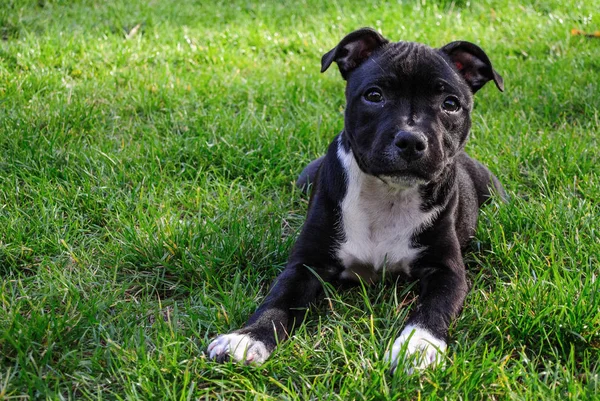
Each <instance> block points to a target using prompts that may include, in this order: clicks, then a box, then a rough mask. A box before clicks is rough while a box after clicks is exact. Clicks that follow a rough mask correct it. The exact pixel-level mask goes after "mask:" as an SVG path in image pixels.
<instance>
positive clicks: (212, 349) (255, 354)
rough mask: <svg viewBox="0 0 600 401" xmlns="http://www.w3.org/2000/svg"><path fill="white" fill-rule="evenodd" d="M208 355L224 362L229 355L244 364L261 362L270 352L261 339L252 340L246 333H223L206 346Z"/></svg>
mask: <svg viewBox="0 0 600 401" xmlns="http://www.w3.org/2000/svg"><path fill="white" fill-rule="evenodd" d="M207 351H208V357H209V358H210V359H214V360H216V361H217V362H224V361H226V360H228V359H229V358H230V357H231V358H233V359H234V360H235V361H237V362H244V363H245V364H250V363H256V364H261V363H263V362H264V361H265V360H266V359H267V358H268V357H269V355H270V354H271V353H270V352H269V351H268V350H267V347H265V344H264V343H263V342H262V341H258V340H253V339H252V338H251V337H250V336H249V335H248V334H237V333H230V334H223V335H220V336H219V337H217V338H215V339H214V340H213V342H211V343H210V345H209V346H208V349H207Z"/></svg>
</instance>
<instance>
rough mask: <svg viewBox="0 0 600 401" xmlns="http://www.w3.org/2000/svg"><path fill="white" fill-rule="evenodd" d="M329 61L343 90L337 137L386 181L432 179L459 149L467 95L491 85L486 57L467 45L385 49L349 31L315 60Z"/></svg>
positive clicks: (372, 36) (366, 34)
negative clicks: (340, 129)
mask: <svg viewBox="0 0 600 401" xmlns="http://www.w3.org/2000/svg"><path fill="white" fill-rule="evenodd" d="M334 61H335V62H336V63H337V65H338V67H339V70H340V72H341V74H342V77H343V78H344V79H345V80H346V81H347V85H346V112H345V124H344V125H345V126H344V135H345V138H346V140H347V143H348V144H349V145H350V148H351V149H352V152H353V154H354V157H355V159H356V161H357V163H358V165H359V166H360V168H361V170H362V171H364V172H365V173H367V174H371V175H374V176H378V177H380V178H382V179H384V180H386V181H392V182H397V183H403V184H409V185H412V184H419V183H426V182H430V181H432V180H434V179H435V178H436V177H437V176H438V175H439V174H440V173H441V172H442V171H443V170H444V167H445V166H446V165H447V164H448V163H449V162H450V161H451V160H452V158H453V157H454V155H456V153H457V152H458V151H460V150H461V149H463V147H464V145H465V142H466V141H467V138H468V135H469V129H470V127H471V118H470V113H471V109H472V107H473V94H474V93H475V92H477V91H478V90H479V89H481V88H482V87H483V86H484V85H485V84H486V82H488V81H491V80H493V81H494V83H495V84H496V86H497V87H498V89H500V90H501V91H502V90H503V89H504V84H503V81H502V77H500V75H498V73H496V71H494V69H493V68H492V63H491V62H490V60H489V58H488V57H487V55H486V54H485V53H484V52H483V50H481V49H480V48H479V47H477V46H476V45H474V44H472V43H469V42H463V41H460V42H452V43H449V44H447V45H446V46H444V47H442V48H440V49H432V48H430V47H428V46H425V45H423V44H419V43H412V42H397V43H390V42H389V41H388V40H387V39H385V38H384V37H383V36H381V35H380V34H379V33H378V32H376V31H374V30H372V29H370V28H363V29H359V30H357V31H355V32H352V33H351V34H349V35H348V36H346V37H345V38H344V39H342V41H341V42H340V43H339V44H338V45H337V46H336V47H335V48H333V49H332V50H331V51H329V52H328V53H326V54H325V55H324V56H323V58H322V60H321V64H322V68H321V72H324V71H325V70H327V68H328V67H329V66H330V65H331V64H332V63H333V62H334Z"/></svg>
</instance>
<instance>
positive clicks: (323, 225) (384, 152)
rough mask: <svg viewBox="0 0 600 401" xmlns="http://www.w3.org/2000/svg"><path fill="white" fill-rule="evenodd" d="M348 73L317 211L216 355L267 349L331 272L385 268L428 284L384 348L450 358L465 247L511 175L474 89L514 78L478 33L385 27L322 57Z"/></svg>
mask: <svg viewBox="0 0 600 401" xmlns="http://www.w3.org/2000/svg"><path fill="white" fill-rule="evenodd" d="M333 62H335V63H337V66H338V68H339V70H340V73H341V75H342V77H343V78H344V79H345V80H346V109H345V118H344V130H343V131H342V132H341V133H340V134H339V135H337V136H336V137H335V138H334V140H333V142H332V143H331V144H330V146H329V149H328V151H327V154H326V155H325V156H324V157H322V158H319V159H317V160H315V161H313V162H312V163H310V164H309V165H308V166H307V167H306V169H305V170H304V171H303V172H302V174H301V175H300V178H299V179H298V185H300V186H306V184H307V183H308V182H309V181H310V182H312V183H314V187H313V190H312V194H311V201H310V204H309V210H308V216H307V218H306V221H305V223H304V226H303V228H302V231H301V233H300V236H299V237H298V240H297V242H296V244H295V246H294V247H293V250H292V252H291V255H290V257H289V260H288V263H287V265H286V267H285V269H284V270H283V272H282V273H281V274H280V275H279V277H278V278H277V279H276V280H275V283H274V284H273V287H272V288H271V291H270V292H269V294H268V295H267V297H266V298H265V300H264V302H263V303H262V305H261V306H260V307H259V308H258V309H257V311H256V312H255V313H254V314H253V315H252V316H251V317H250V319H249V320H248V322H247V324H246V325H245V326H244V327H243V328H241V329H239V330H237V331H234V332H233V333H230V334H225V335H221V336H218V337H217V338H216V339H215V340H214V341H213V342H212V343H211V344H210V345H209V346H208V354H209V357H210V358H212V359H215V360H217V361H224V360H227V359H229V358H233V359H234V360H236V361H241V362H245V363H251V362H252V363H261V362H263V361H265V360H266V359H267V358H268V357H269V355H270V354H271V352H272V351H273V349H274V348H275V346H276V344H277V343H278V342H279V341H282V340H284V339H285V338H287V337H288V336H289V335H290V333H291V331H292V329H293V327H294V326H295V325H298V324H300V323H301V321H302V320H303V318H304V315H305V311H306V309H307V307H308V306H309V304H310V303H311V302H313V301H315V300H317V299H318V298H319V296H321V295H322V294H323V290H322V284H321V280H322V281H324V282H328V283H342V282H347V281H358V280H364V281H366V282H375V281H377V279H378V278H379V277H381V275H382V271H383V270H384V269H385V271H386V274H387V275H403V276H405V277H409V278H411V279H414V280H418V281H419V286H420V295H419V298H418V301H417V306H416V308H415V309H414V311H412V313H411V315H410V317H409V319H408V321H407V323H406V326H405V327H404V328H403V329H402V330H399V335H398V337H397V338H396V340H395V342H394V343H393V346H392V349H391V350H389V351H388V352H386V358H387V359H388V360H389V361H390V363H391V369H392V371H394V370H395V369H396V367H397V365H398V364H399V363H402V364H403V366H404V368H405V370H406V371H407V372H409V373H410V372H413V371H414V370H415V369H422V368H425V367H427V366H435V365H437V364H439V363H440V361H441V360H442V358H443V353H444V352H445V350H446V347H447V336H448V326H449V324H450V322H451V321H452V320H453V319H454V318H456V316H457V315H458V314H459V313H460V311H461V310H462V307H463V302H464V299H465V296H466V294H467V291H468V286H467V280H466V275H465V265H464V262H463V257H462V254H461V250H462V249H464V248H465V246H466V245H467V244H468V242H469V239H470V238H471V237H472V236H473V235H474V233H475V228H476V224H477V215H478V210H479V208H480V207H481V205H482V204H483V203H484V202H485V201H486V200H487V199H488V198H489V197H490V195H491V192H495V193H497V194H499V195H500V196H501V197H503V198H504V197H505V192H504V190H503V188H502V186H501V185H500V183H499V181H498V180H497V179H496V177H495V176H494V175H492V174H491V173H490V172H489V170H488V169H487V168H486V167H485V166H483V165H482V164H481V163H479V162H477V161H476V160H474V159H472V158H470V157H469V156H468V155H467V154H466V153H465V152H464V147H465V143H466V142H467V138H468V137H469V130H470V127H471V110H472V108H473V94H474V93H475V92H477V91H478V90H479V89H481V88H482V87H483V86H484V85H485V84H486V83H487V82H488V81H494V83H495V84H496V87H497V88H498V89H499V90H500V91H503V85H504V84H503V81H502V77H500V75H499V74H498V73H496V71H494V69H493V68H492V63H491V62H490V60H489V58H488V57H487V55H486V54H485V53H484V52H483V50H481V49H480V48H479V47H477V46H476V45H474V44H472V43H469V42H464V41H458V42H452V43H449V44H447V45H446V46H443V47H442V48H440V49H433V48H430V47H428V46H425V45H423V44H419V43H412V42H397V43H391V42H389V41H388V40H387V39H385V38H384V37H383V36H381V35H380V34H379V33H378V32H376V31H375V30H372V29H370V28H363V29H359V30H357V31H355V32H352V33H350V34H349V35H347V36H346V37H345V38H343V39H342V41H341V42H340V43H339V44H338V45H337V46H336V47H335V48H333V49H332V50H331V51H329V52H328V53H326V54H325V55H324V56H323V58H322V60H321V72H324V71H325V70H327V69H328V68H329V66H330V65H331V64H332V63H333Z"/></svg>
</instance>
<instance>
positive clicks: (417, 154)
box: [394, 131, 427, 162]
mask: <svg viewBox="0 0 600 401" xmlns="http://www.w3.org/2000/svg"><path fill="white" fill-rule="evenodd" d="M394 144H395V145H396V147H397V148H398V152H400V156H402V158H403V159H404V160H406V161H408V162H411V161H413V160H418V159H420V158H421V157H423V155H424V154H425V151H426V150H427V140H426V139H425V137H424V136H423V135H420V134H415V133H412V132H407V131H400V132H398V133H397V134H396V138H395V140H394Z"/></svg>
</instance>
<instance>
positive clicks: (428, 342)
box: [385, 325, 447, 375]
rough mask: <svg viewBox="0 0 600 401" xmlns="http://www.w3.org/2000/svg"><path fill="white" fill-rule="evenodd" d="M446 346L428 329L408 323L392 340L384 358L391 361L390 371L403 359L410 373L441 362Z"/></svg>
mask: <svg viewBox="0 0 600 401" xmlns="http://www.w3.org/2000/svg"><path fill="white" fill-rule="evenodd" d="M446 348H447V345H446V342H445V341H444V340H440V339H439V338H437V337H435V336H434V335H433V334H431V333H430V332H429V331H428V330H426V329H424V328H422V327H419V326H414V325H409V326H406V327H405V328H404V330H402V333H400V336H399V337H398V338H397V339H396V341H394V345H393V346H392V349H391V351H389V352H386V355H385V359H386V360H387V361H390V362H391V364H392V372H393V371H395V370H396V367H397V366H398V363H399V362H400V360H402V361H404V369H405V371H406V373H407V374H409V375H411V374H413V373H414V372H415V370H423V369H425V368H427V367H428V366H431V367H435V366H437V365H439V364H441V363H442V362H443V360H444V352H446Z"/></svg>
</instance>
